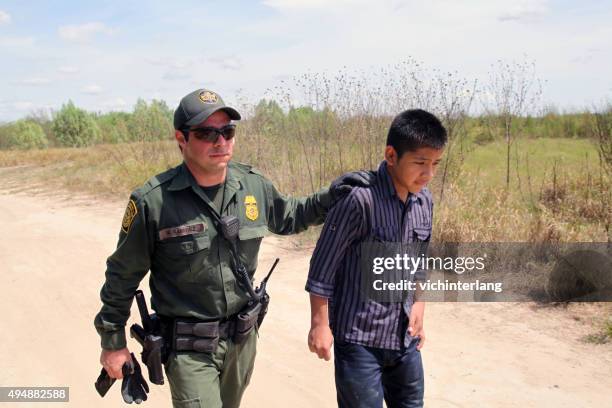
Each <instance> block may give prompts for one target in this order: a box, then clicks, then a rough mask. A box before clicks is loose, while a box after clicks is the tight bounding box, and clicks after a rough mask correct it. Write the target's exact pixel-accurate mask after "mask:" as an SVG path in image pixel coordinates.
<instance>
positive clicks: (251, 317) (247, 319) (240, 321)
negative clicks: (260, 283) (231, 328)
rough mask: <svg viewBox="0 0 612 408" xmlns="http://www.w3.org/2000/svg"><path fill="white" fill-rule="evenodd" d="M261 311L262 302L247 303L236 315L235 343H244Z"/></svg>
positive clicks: (255, 324)
mask: <svg viewBox="0 0 612 408" xmlns="http://www.w3.org/2000/svg"><path fill="white" fill-rule="evenodd" d="M260 312H261V303H259V302H254V303H253V304H249V305H247V306H246V307H245V308H244V309H242V310H241V311H240V312H239V313H238V315H237V316H236V332H235V333H234V337H233V340H234V343H236V344H242V343H243V342H244V341H245V340H246V339H247V338H248V337H249V335H250V334H251V332H252V331H253V329H254V328H255V326H257V321H258V319H259V314H260Z"/></svg>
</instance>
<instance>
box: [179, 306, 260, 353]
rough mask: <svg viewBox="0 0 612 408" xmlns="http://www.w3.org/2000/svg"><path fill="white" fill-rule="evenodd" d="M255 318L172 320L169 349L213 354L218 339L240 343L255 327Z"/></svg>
mask: <svg viewBox="0 0 612 408" xmlns="http://www.w3.org/2000/svg"><path fill="white" fill-rule="evenodd" d="M256 318H257V316H256V315H255V316H254V318H252V317H251V315H250V314H249V316H248V318H247V319H245V316H244V315H243V314H237V315H234V316H231V317H230V318H228V319H223V320H220V321H219V320H216V321H209V322H204V321H201V320H196V319H182V318H177V319H174V320H173V325H172V326H171V327H173V330H172V335H171V337H170V338H171V348H172V349H173V350H175V351H196V352H200V353H214V352H215V351H216V350H217V346H218V345H219V340H220V339H221V340H227V339H232V340H233V341H234V343H238V344H239V343H242V342H243V341H244V340H245V339H246V338H247V337H248V336H249V334H250V333H251V331H252V330H253V328H254V327H255V326H256V324H257V319H256ZM168 334H170V333H168Z"/></svg>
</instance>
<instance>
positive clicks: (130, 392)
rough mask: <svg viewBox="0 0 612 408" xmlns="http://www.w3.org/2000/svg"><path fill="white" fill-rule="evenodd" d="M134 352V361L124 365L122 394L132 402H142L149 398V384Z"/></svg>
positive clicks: (127, 400) (129, 402)
mask: <svg viewBox="0 0 612 408" xmlns="http://www.w3.org/2000/svg"><path fill="white" fill-rule="evenodd" d="M131 354H132V362H131V363H125V364H124V365H123V382H122V383H121V396H123V400H124V401H125V402H126V403H128V404H131V403H132V402H135V403H136V404H140V403H141V402H142V401H146V400H147V393H148V392H149V385H148V384H147V382H146V381H145V379H144V377H143V376H142V371H141V370H140V364H138V361H136V357H134V353H131Z"/></svg>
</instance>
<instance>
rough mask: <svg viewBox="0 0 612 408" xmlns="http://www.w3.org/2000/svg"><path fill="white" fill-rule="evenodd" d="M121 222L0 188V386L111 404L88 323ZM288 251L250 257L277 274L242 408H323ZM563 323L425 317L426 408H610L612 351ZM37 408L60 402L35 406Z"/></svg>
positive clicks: (508, 311) (484, 313)
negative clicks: (66, 392)
mask: <svg viewBox="0 0 612 408" xmlns="http://www.w3.org/2000/svg"><path fill="white" fill-rule="evenodd" d="M123 210H124V203H123V202H96V201H94V200H91V199H83V198H82V199H79V198H75V197H68V196H61V197H60V196H57V195H53V196H50V195H45V194H42V193H40V192H38V193H35V192H32V191H28V190H26V191H21V192H15V191H11V186H10V185H7V183H4V182H3V181H2V179H1V178H0V225H2V234H1V235H2V238H0V287H1V288H2V295H1V296H0V310H1V311H2V313H1V314H0V323H1V327H2V335H1V336H2V343H1V347H0V361H1V362H2V363H1V367H2V369H0V386H68V387H70V403H69V405H71V406H75V407H85V406H87V407H89V408H93V407H118V406H121V405H122V401H121V399H120V396H119V392H118V391H119V386H118V384H116V385H115V388H114V389H113V390H111V392H110V393H109V395H107V397H106V398H105V399H101V398H100V397H99V396H98V395H97V394H96V393H95V391H94V388H93V382H94V380H95V378H96V376H97V375H98V373H99V370H100V366H99V363H98V358H99V352H100V349H99V339H98V336H97V334H96V332H95V330H94V328H93V325H92V320H93V317H94V315H95V314H96V312H97V311H98V309H99V307H100V302H99V297H98V291H99V289H100V286H101V283H102V280H103V273H104V262H105V259H106V257H107V256H108V254H110V252H111V251H112V249H113V247H114V246H115V244H116V238H117V234H118V230H119V226H120V222H121V218H122V214H123ZM283 248H284V249H283ZM290 248H291V245H290V243H289V242H288V241H286V240H283V239H279V238H276V237H269V238H266V239H265V241H264V244H263V248H262V253H261V255H260V265H261V266H262V268H260V269H261V270H263V269H266V268H267V267H268V266H269V265H270V264H271V261H272V259H273V257H275V256H280V257H281V263H280V264H279V268H278V269H277V272H276V273H275V276H274V277H273V279H272V281H271V283H270V286H269V289H270V292H271V293H272V296H273V303H272V305H271V311H270V314H269V315H268V318H267V320H266V324H265V326H264V328H263V330H262V334H261V337H260V341H259V350H258V357H257V363H256V368H255V373H254V376H253V380H252V383H251V386H250V387H249V388H248V390H247V392H246V397H245V400H244V404H243V406H244V407H247V408H248V407H257V408H259V407H287V406H291V407H292V408H301V407H317V408H323V407H333V406H335V393H334V385H333V364H332V363H328V362H323V361H319V360H318V359H317V358H315V356H314V355H313V354H310V353H309V352H308V348H307V346H306V335H307V330H308V327H309V309H308V299H307V295H306V293H305V292H304V290H303V286H304V282H305V276H306V273H307V265H308V260H309V255H310V251H296V250H292V249H290ZM146 289H147V288H146V285H145V290H146ZM132 315H133V316H137V313H136V310H135V309H134V310H133V312H132ZM572 316H573V315H572V312H571V311H560V310H557V309H552V308H536V307H535V306H533V305H528V304H429V305H427V310H426V330H427V334H428V340H427V345H426V346H425V348H424V350H423V358H424V364H425V370H426V406H429V407H442V408H443V407H555V408H563V407H597V408H600V407H612V348H611V347H610V346H609V345H603V346H597V345H591V344H584V343H582V342H580V341H579V338H580V337H581V336H582V335H583V334H585V333H586V332H587V331H586V330H587V328H586V326H585V325H584V324H583V323H582V322H580V321H577V320H576V319H578V318H579V316H575V317H574V318H572ZM132 320H133V319H132ZM130 342H131V343H130V346H131V348H132V349H133V350H134V351H136V350H137V349H138V348H137V347H136V345H135V344H134V343H133V342H132V340H130ZM0 405H6V406H23V405H19V404H8V403H7V404H2V403H0ZM45 405H48V406H51V407H58V406H61V405H62V404H57V403H55V404H43V403H40V404H36V405H35V406H37V407H41V406H45ZM145 405H146V406H147V407H151V408H152V407H166V406H170V395H169V390H168V388H167V386H164V387H158V386H154V387H152V392H151V394H150V400H149V401H147V402H146V403H145Z"/></svg>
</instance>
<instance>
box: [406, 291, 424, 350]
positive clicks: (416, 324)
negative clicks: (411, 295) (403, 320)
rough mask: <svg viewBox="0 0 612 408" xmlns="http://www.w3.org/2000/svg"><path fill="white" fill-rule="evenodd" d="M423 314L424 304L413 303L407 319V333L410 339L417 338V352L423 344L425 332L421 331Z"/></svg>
mask: <svg viewBox="0 0 612 408" xmlns="http://www.w3.org/2000/svg"><path fill="white" fill-rule="evenodd" d="M424 314H425V302H414V304H413V305H412V309H411V310H410V318H409V319H408V333H409V334H410V335H411V336H412V337H419V344H417V350H421V349H422V348H423V345H424V344H425V331H424V330H423V316H424Z"/></svg>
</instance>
